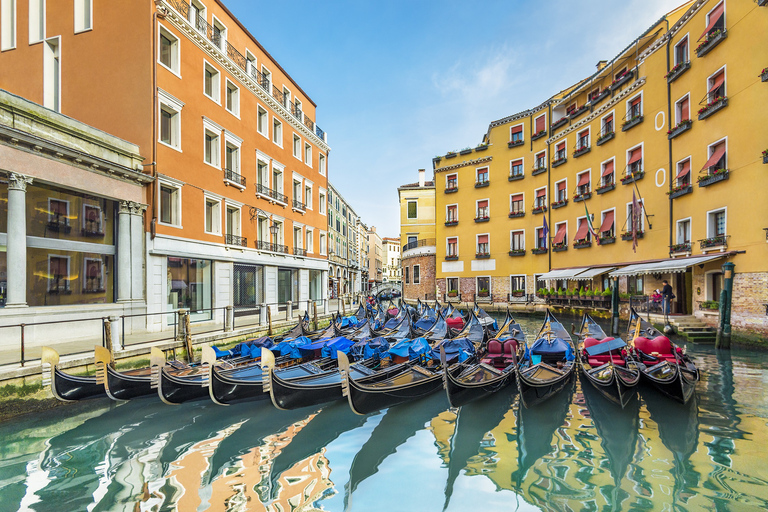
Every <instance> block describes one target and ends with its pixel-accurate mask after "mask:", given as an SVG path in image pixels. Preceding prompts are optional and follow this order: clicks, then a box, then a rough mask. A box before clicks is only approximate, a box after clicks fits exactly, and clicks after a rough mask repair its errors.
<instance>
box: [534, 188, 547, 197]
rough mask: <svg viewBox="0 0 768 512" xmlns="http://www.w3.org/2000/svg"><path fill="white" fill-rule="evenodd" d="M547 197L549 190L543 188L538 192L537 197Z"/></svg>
mask: <svg viewBox="0 0 768 512" xmlns="http://www.w3.org/2000/svg"><path fill="white" fill-rule="evenodd" d="M546 195H547V189H545V188H542V189H541V190H537V191H536V197H544V196H546Z"/></svg>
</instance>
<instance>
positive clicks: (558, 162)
mask: <svg viewBox="0 0 768 512" xmlns="http://www.w3.org/2000/svg"><path fill="white" fill-rule="evenodd" d="M567 161H568V157H563V158H559V159H557V160H553V161H552V167H558V166H560V165H563V164H564V163H565V162H567Z"/></svg>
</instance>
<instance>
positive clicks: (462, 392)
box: [444, 367, 517, 407]
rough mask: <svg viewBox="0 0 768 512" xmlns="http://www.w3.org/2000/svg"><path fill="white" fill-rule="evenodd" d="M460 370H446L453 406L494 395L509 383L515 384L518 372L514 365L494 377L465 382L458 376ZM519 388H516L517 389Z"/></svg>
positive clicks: (446, 386) (446, 390) (449, 399)
mask: <svg viewBox="0 0 768 512" xmlns="http://www.w3.org/2000/svg"><path fill="white" fill-rule="evenodd" d="M459 372H460V370H457V371H454V372H450V371H449V372H445V378H444V387H445V392H446V395H447V396H448V403H450V404H451V407H461V406H462V405H466V404H468V403H470V402H474V401H475V400H480V399H482V398H485V397H487V396H489V395H492V394H494V393H496V392H498V391H501V390H502V389H504V388H506V387H507V386H509V385H511V384H512V385H514V384H515V381H516V379H517V372H516V371H515V368H514V367H512V368H511V369H510V370H509V371H506V372H505V373H502V374H501V375H498V376H496V377H495V378H492V379H484V380H481V381H478V382H471V383H469V382H465V381H462V380H459V379H458V378H457V376H458V374H459ZM516 389H517V388H515V390H516Z"/></svg>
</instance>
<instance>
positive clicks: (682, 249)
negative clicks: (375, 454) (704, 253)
mask: <svg viewBox="0 0 768 512" xmlns="http://www.w3.org/2000/svg"><path fill="white" fill-rule="evenodd" d="M669 254H670V255H678V256H680V255H686V256H689V255H690V254H691V242H684V243H682V244H674V245H670V246H669Z"/></svg>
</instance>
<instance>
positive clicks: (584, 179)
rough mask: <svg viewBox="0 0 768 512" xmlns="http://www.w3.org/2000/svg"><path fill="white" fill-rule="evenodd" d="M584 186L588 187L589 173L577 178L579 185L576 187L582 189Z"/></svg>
mask: <svg viewBox="0 0 768 512" xmlns="http://www.w3.org/2000/svg"><path fill="white" fill-rule="evenodd" d="M584 185H589V173H588V172H585V173H584V174H582V175H581V176H579V183H578V184H577V186H579V187H583V186H584Z"/></svg>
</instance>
